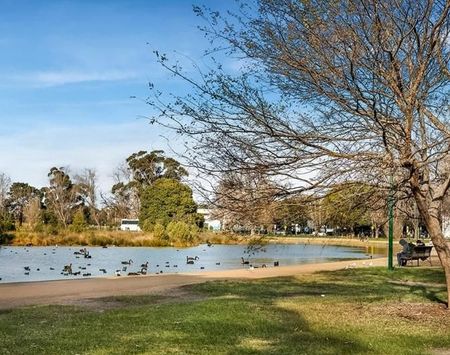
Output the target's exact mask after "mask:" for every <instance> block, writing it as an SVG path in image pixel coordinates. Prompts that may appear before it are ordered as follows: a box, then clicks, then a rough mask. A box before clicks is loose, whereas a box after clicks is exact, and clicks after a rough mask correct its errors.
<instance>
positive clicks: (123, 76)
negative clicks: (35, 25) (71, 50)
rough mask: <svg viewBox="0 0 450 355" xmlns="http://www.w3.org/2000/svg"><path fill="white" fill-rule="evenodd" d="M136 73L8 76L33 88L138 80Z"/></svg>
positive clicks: (52, 72) (58, 73)
mask: <svg viewBox="0 0 450 355" xmlns="http://www.w3.org/2000/svg"><path fill="white" fill-rule="evenodd" d="M138 77H139V75H138V73H136V72H131V71H120V70H113V71H105V72H96V71H76V70H74V71H72V70H67V71H39V72H31V73H21V74H17V75H12V76H10V80H11V81H12V82H15V83H18V84H27V85H30V86H33V87H51V86H61V85H67V84H77V83H85V82H95V81H123V80H132V79H136V78H138Z"/></svg>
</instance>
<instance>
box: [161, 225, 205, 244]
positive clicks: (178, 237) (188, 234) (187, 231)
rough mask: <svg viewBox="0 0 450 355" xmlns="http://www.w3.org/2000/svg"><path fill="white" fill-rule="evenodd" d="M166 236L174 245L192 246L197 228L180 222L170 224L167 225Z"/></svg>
mask: <svg viewBox="0 0 450 355" xmlns="http://www.w3.org/2000/svg"><path fill="white" fill-rule="evenodd" d="M167 235H168V237H169V241H170V243H172V244H174V245H192V244H193V243H194V241H195V240H196V238H197V235H198V228H197V227H196V226H195V225H190V224H187V223H185V222H182V221H178V222H170V223H169V224H168V225H167Z"/></svg>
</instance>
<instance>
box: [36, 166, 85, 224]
mask: <svg viewBox="0 0 450 355" xmlns="http://www.w3.org/2000/svg"><path fill="white" fill-rule="evenodd" d="M48 177H49V182H50V185H49V186H48V187H45V188H43V189H42V192H43V195H44V204H45V206H46V208H47V209H48V210H49V211H50V212H52V213H53V214H54V215H55V216H56V218H57V220H58V223H59V224H60V225H61V226H63V227H64V228H66V227H67V225H68V224H69V223H70V221H71V218H72V215H73V213H74V212H75V210H76V209H77V207H78V206H80V205H81V204H82V202H83V201H82V198H80V195H79V191H78V189H77V187H76V185H75V184H74V183H73V182H72V179H71V178H70V175H69V171H68V168H64V167H61V168H56V167H53V168H51V169H50V172H49V173H48Z"/></svg>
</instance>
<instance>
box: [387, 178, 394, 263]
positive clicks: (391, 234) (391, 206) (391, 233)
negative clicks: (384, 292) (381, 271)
mask: <svg viewBox="0 0 450 355" xmlns="http://www.w3.org/2000/svg"><path fill="white" fill-rule="evenodd" d="M390 185H391V187H390V190H389V199H388V208H389V253H388V254H389V255H388V270H390V271H392V270H394V266H393V262H392V259H393V256H394V189H393V185H394V183H393V177H392V175H391V177H390Z"/></svg>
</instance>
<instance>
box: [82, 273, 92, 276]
mask: <svg viewBox="0 0 450 355" xmlns="http://www.w3.org/2000/svg"><path fill="white" fill-rule="evenodd" d="M83 276H91V273H90V272H86V273H85V274H83Z"/></svg>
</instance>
